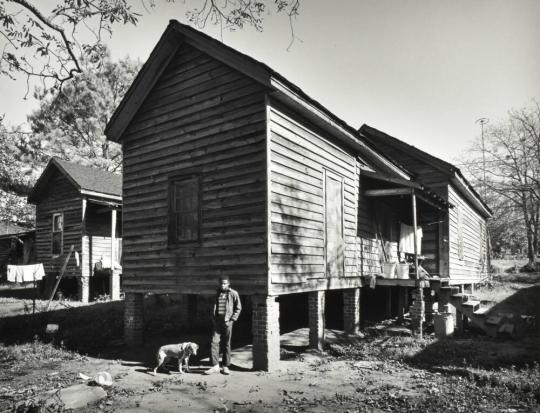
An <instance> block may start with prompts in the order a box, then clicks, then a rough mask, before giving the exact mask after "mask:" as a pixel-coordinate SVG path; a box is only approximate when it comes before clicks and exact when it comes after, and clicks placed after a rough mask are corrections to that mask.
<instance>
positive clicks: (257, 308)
mask: <svg viewBox="0 0 540 413" xmlns="http://www.w3.org/2000/svg"><path fill="white" fill-rule="evenodd" d="M251 299H252V304H253V313H252V333H253V368H254V369H255V370H265V371H273V370H276V369H277V368H278V364H279V353H280V346H279V303H278V302H277V301H276V297H271V296H261V295H254V296H252V298H251Z"/></svg>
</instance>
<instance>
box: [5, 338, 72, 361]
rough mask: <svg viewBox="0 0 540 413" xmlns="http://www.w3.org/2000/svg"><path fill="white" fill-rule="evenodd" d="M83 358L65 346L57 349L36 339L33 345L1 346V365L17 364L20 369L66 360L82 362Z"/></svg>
mask: <svg viewBox="0 0 540 413" xmlns="http://www.w3.org/2000/svg"><path fill="white" fill-rule="evenodd" d="M80 359H81V356H80V355H79V354H77V353H74V352H72V351H69V350H67V349H66V348H64V347H63V346H60V347H56V346H54V345H52V344H51V343H43V342H41V341H40V340H38V339H36V340H34V342H32V343H24V344H19V345H11V346H0V365H2V366H3V367H5V366H6V365H11V364H17V366H18V367H23V368H29V367H32V368H36V367H39V366H40V365H42V364H49V363H54V362H60V361H66V360H80Z"/></svg>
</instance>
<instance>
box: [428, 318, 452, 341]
mask: <svg viewBox="0 0 540 413" xmlns="http://www.w3.org/2000/svg"><path fill="white" fill-rule="evenodd" d="M433 327H434V328H435V337H437V338H445V337H449V336H451V335H452V334H454V317H453V316H452V313H435V314H433Z"/></svg>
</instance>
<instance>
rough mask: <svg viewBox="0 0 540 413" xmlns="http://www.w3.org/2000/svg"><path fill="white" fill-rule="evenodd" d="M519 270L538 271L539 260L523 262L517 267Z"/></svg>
mask: <svg viewBox="0 0 540 413" xmlns="http://www.w3.org/2000/svg"><path fill="white" fill-rule="evenodd" d="M519 272H526V273H531V272H540V262H538V261H535V262H534V263H532V264H531V263H529V262H528V263H527V264H525V265H524V266H523V267H521V268H520V269H519Z"/></svg>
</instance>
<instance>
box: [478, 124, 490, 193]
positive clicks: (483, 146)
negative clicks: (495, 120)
mask: <svg viewBox="0 0 540 413" xmlns="http://www.w3.org/2000/svg"><path fill="white" fill-rule="evenodd" d="M488 122H489V119H488V118H480V119H477V120H476V123H479V124H480V127H481V128H482V173H483V175H484V202H485V201H486V193H487V185H486V147H485V144H484V125H485V124H486V123H488Z"/></svg>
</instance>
